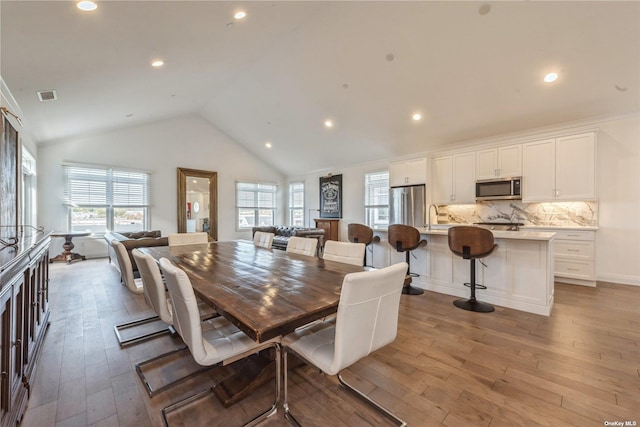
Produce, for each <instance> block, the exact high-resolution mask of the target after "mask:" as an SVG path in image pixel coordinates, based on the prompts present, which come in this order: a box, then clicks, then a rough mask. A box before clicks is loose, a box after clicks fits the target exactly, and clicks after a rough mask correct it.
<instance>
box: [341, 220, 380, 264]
mask: <svg viewBox="0 0 640 427" xmlns="http://www.w3.org/2000/svg"><path fill="white" fill-rule="evenodd" d="M347 234H348V239H349V241H350V242H351V243H364V244H365V247H369V245H371V244H372V243H378V242H379V241H380V237H378V236H374V235H373V229H372V228H371V227H369V226H367V225H364V224H355V223H353V224H349V225H348V226H347ZM370 250H371V265H370V266H368V265H367V253H366V252H365V254H364V260H363V265H364V266H365V267H372V268H373V246H371V249H370Z"/></svg>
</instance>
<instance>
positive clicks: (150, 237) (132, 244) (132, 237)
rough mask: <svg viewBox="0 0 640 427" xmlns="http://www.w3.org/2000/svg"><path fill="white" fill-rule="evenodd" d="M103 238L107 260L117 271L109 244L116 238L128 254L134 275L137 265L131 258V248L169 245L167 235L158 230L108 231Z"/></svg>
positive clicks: (115, 261)
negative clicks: (107, 252) (107, 253)
mask: <svg viewBox="0 0 640 427" xmlns="http://www.w3.org/2000/svg"><path fill="white" fill-rule="evenodd" d="M104 239H105V240H106V241H107V249H108V251H109V262H113V265H115V267H116V268H117V269H118V271H120V266H119V265H118V258H117V257H116V254H115V252H114V249H113V247H112V246H111V242H112V241H113V240H118V241H120V243H122V245H123V246H124V247H125V249H126V250H127V254H128V255H129V259H130V260H131V267H133V271H134V274H135V275H136V276H137V274H138V273H137V272H138V266H137V265H136V262H135V260H134V259H133V255H131V251H132V250H134V249H135V248H148V247H151V246H169V239H168V238H167V237H162V232H161V231H160V230H152V231H131V232H122V233H117V232H115V231H109V232H107V233H106V234H105V235H104Z"/></svg>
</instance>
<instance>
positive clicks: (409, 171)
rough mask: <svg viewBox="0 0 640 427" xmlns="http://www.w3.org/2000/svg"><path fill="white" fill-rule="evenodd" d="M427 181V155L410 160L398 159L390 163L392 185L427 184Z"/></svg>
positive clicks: (390, 181)
mask: <svg viewBox="0 0 640 427" xmlns="http://www.w3.org/2000/svg"><path fill="white" fill-rule="evenodd" d="M426 182H427V159H426V157H419V158H415V159H409V160H398V161H395V162H391V163H389V185H390V186H391V187H397V186H402V185H416V184H426Z"/></svg>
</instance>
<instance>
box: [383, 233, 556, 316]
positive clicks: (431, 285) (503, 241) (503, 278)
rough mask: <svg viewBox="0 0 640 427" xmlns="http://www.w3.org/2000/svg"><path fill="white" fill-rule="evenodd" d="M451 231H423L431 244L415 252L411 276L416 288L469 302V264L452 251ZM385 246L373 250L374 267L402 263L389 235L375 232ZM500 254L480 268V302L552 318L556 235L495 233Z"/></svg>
mask: <svg viewBox="0 0 640 427" xmlns="http://www.w3.org/2000/svg"><path fill="white" fill-rule="evenodd" d="M448 228H449V226H441V225H440V226H435V227H433V228H432V229H431V230H427V229H420V228H419V229H418V230H419V231H420V235H421V238H422V239H424V240H426V241H427V242H428V244H427V245H426V246H424V247H421V248H418V249H416V250H415V251H413V255H415V257H414V256H412V258H411V271H412V272H414V273H418V274H419V275H420V276H419V277H414V278H413V283H412V285H413V286H416V287H420V288H423V289H426V290H430V291H435V292H440V293H443V294H447V295H453V296H456V297H461V298H468V297H469V288H468V287H466V286H464V285H463V284H464V283H465V282H469V260H465V259H462V258H460V257H458V256H455V255H454V254H453V253H452V252H451V251H450V250H449V244H448V239H447V232H448V231H447V230H448ZM376 235H378V236H379V237H380V243H378V244H376V246H375V248H374V249H373V254H374V257H373V260H372V261H373V265H374V266H375V267H384V266H386V265H389V264H393V263H396V262H400V261H402V260H403V256H404V255H403V254H399V253H397V252H396V251H395V250H393V249H392V247H391V245H389V243H388V241H387V232H386V230H376ZM493 235H494V238H495V242H496V243H497V244H498V248H496V250H495V251H494V252H493V253H492V254H491V255H489V256H488V257H486V258H484V259H483V260H482V261H483V263H484V265H483V264H481V263H480V262H477V266H476V269H477V270H476V271H477V274H476V281H477V283H478V284H481V285H485V286H487V289H486V290H478V291H477V297H478V300H480V301H484V302H488V303H490V304H494V305H497V306H502V307H508V308H513V309H516V310H522V311H526V312H529V313H535V314H540V315H544V316H549V315H550V314H551V308H552V307H553V292H554V286H553V283H554V282H553V280H554V279H553V274H554V263H553V262H554V261H553V244H554V238H555V233H553V232H539V231H530V230H527V231H493Z"/></svg>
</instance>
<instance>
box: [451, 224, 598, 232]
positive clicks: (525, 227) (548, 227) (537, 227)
mask: <svg viewBox="0 0 640 427" xmlns="http://www.w3.org/2000/svg"><path fill="white" fill-rule="evenodd" d="M443 225H444V224H443ZM520 230H553V231H556V230H557V231H564V230H567V231H598V227H571V226H569V225H523V226H522V227H520Z"/></svg>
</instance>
